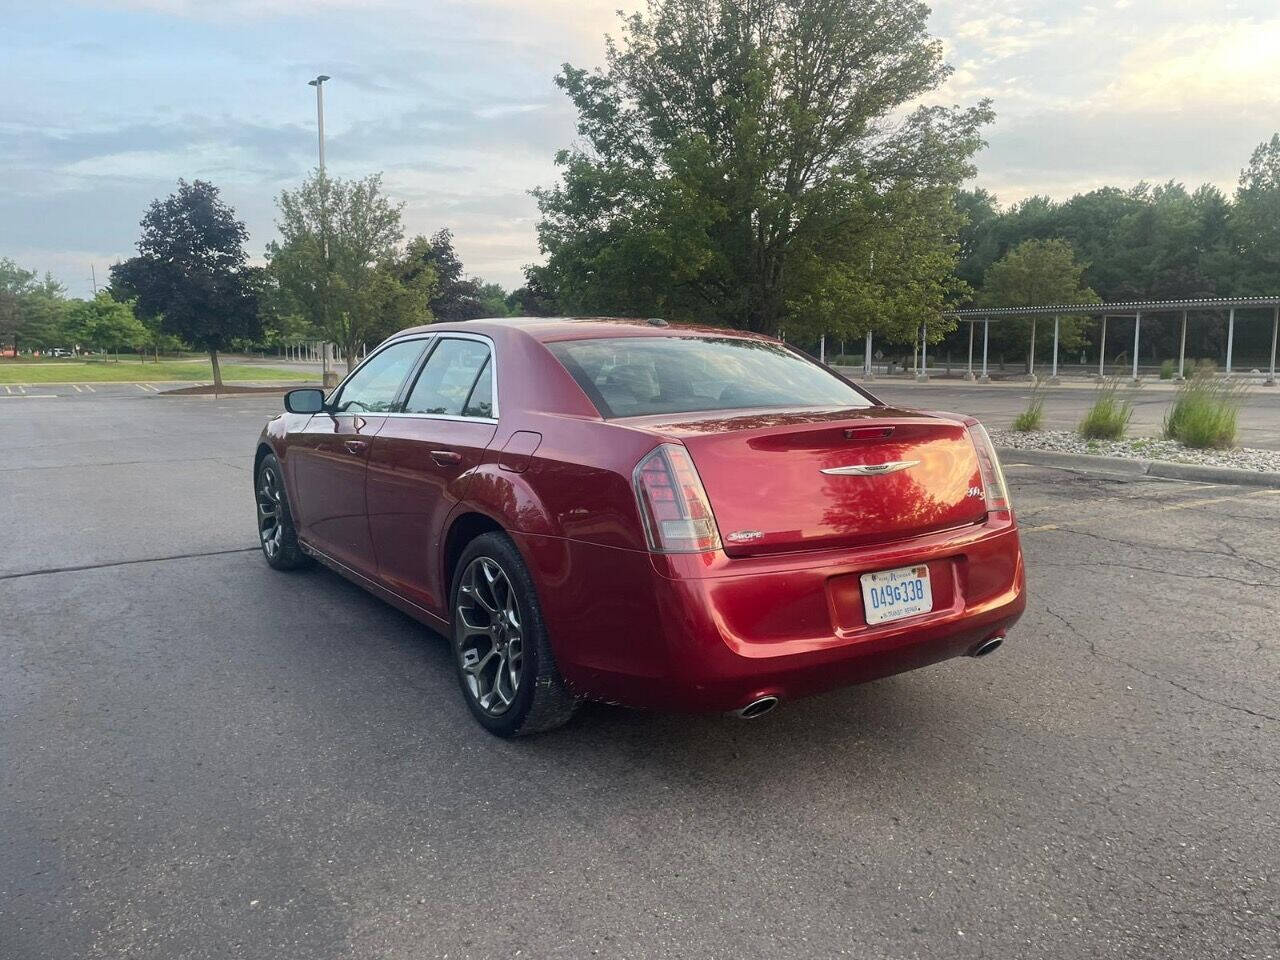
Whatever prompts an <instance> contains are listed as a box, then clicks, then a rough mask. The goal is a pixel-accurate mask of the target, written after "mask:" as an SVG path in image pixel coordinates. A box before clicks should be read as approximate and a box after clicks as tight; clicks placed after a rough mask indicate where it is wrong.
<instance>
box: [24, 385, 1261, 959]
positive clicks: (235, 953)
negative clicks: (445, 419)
mask: <svg viewBox="0 0 1280 960" xmlns="http://www.w3.org/2000/svg"><path fill="white" fill-rule="evenodd" d="M909 389H914V388H909ZM962 389H963V388H962ZM883 392H884V393H885V395H886V396H892V395H891V393H890V391H889V390H885V391H883ZM973 396H977V394H973ZM893 399H898V398H897V397H896V396H894V397H893ZM278 405H279V400H278V398H264V397H232V398H224V399H222V400H218V401H214V400H211V399H208V398H166V397H158V396H143V394H142V393H138V394H137V395H136V396H131V395H128V394H121V395H119V396H113V397H110V398H103V397H97V396H90V395H76V396H61V397H57V398H54V399H48V400H45V399H39V398H32V399H27V400H21V401H12V402H11V403H8V404H5V405H3V406H0V503H3V504H4V505H5V507H6V508H7V509H6V511H5V514H6V516H5V519H4V528H3V529H4V534H3V536H0V546H2V549H0V610H2V611H3V617H2V618H0V720H2V721H3V723H2V726H0V956H2V957H4V958H6V960H8V958H10V957H12V958H15V960H45V958H49V960H66V958H72V957H91V958H99V957H101V958H107V957H111V958H117V957H130V958H135V957H137V958H165V960H168V958H176V957H183V958H187V957H191V958H204V957H211V958H212V957H220V958H221V957H244V958H261V957H271V958H294V957H297V958H321V957H323V958H330V957H344V958H345V957H351V958H366V957H380V958H426V957H446V956H447V957H451V958H460V957H473V958H488V957H513V956H522V957H532V958H546V957H589V956H594V955H600V956H610V957H682V958H685V957H708V958H710V957H735V958H737V957H758V956H771V957H831V956H851V957H859V958H878V960H879V958H885V960H896V958H922V957H942V956H946V957H999V958H1009V957H1054V958H1057V957H1115V958H1135V957H1143V958H1146V957H1150V958H1161V960H1166V958H1174V957H1187V958H1197V960H1204V958H1268V957H1271V958H1274V957H1277V956H1280V922H1278V921H1277V904H1280V817H1277V808H1278V807H1280V696H1278V695H1277V692H1276V691H1277V684H1276V679H1277V675H1278V673H1280V639H1277V631H1276V622H1277V620H1278V619H1280V562H1278V561H1277V560H1276V556H1275V549H1274V544H1275V532H1276V530H1277V524H1278V523H1280V491H1270V490H1256V489H1245V488H1236V487H1227V486H1207V485H1199V484H1185V483H1177V482H1170V481H1160V480H1151V479H1146V478H1133V479H1123V478H1106V479H1104V478H1100V477H1091V476H1088V475H1080V474H1074V473H1069V472H1063V471H1053V470H1048V469H1044V468H1040V467H1030V466H1018V465H1011V466H1010V467H1009V475H1010V479H1011V483H1012V487H1013V493H1014V497H1015V504H1016V506H1017V508H1018V512H1019V516H1020V519H1021V521H1022V524H1023V526H1024V546H1025V549H1026V553H1027V562H1028V570H1029V579H1030V588H1029V589H1030V606H1029V609H1028V612H1027V615H1026V617H1025V618H1024V619H1023V621H1022V622H1021V624H1020V625H1019V626H1018V627H1017V628H1016V629H1015V631H1014V632H1013V634H1012V635H1011V638H1010V642H1009V643H1007V644H1006V645H1005V646H1004V648H1003V649H1002V650H1001V651H1000V652H999V653H997V654H995V655H994V656H992V657H989V658H987V659H984V660H980V661H971V660H957V661H952V662H949V663H946V664H941V665H938V666H935V667H932V668H929V669H927V670H923V671H918V672H915V673H911V674H906V675H902V676H899V677H895V678H891V679H889V680H885V681H881V682H878V683H875V684H871V685H867V686H863V687H859V688H853V689H848V690H844V691H840V692H837V693H833V694H829V695H826V696H822V697H818V698H814V699H811V700H805V701H796V702H792V703H788V704H784V705H783V707H782V708H781V709H779V710H777V711H775V712H774V713H772V714H770V715H769V716H768V717H766V718H763V719H761V720H758V721H753V722H740V721H730V720H726V719H722V718H719V717H692V718H690V717H684V716H673V715H660V714H646V713H638V712H632V711H627V710H622V709H616V708H607V707H603V706H590V707H588V708H586V709H584V710H583V711H581V713H580V714H579V716H578V717H577V718H576V719H575V721H574V722H573V723H572V724H571V725H570V726H569V727H568V728H566V729H564V730H562V731H559V732H557V733H554V734H551V735H547V736H543V737H540V738H536V739H531V740H527V741H522V742H515V743H508V742H503V741H499V740H496V739H493V738H490V737H488V736H487V735H485V734H484V733H482V732H481V731H480V730H479V728H478V727H476V726H475V724H474V723H473V721H472V720H471V719H470V717H469V715H468V714H467V711H466V707H465V705H464V704H463V702H462V699H461V697H460V696H459V695H458V693H457V690H456V687H455V683H454V680H453V677H452V675H451V672H450V664H449V659H448V655H447V651H446V648H445V644H444V641H443V640H442V639H441V638H439V637H437V636H434V635H432V634H430V633H428V632H426V631H424V630H423V629H422V628H420V627H419V626H417V625H416V624H415V623H413V622H412V621H410V620H408V619H407V618H405V617H403V616H401V615H400V614H399V613H397V612H396V611H394V610H392V609H391V608H389V607H387V606H385V605H384V604H382V603H380V602H379V601H377V600H375V599H373V598H372V597H370V596H368V595H367V594H365V593H363V592H361V591H360V590H359V589H357V588H355V587H352V586H350V585H348V584H346V583H345V582H344V581H342V580H341V579H339V578H338V577H336V576H334V575H332V574H330V573H328V572H325V571H319V570H318V571H312V572H307V573H301V574H278V573H274V572H272V571H270V570H269V569H268V568H267V567H266V565H265V564H264V563H263V561H262V559H261V557H260V556H259V555H258V554H257V553H256V548H255V538H254V530H253V519H252V517H253V502H252V495H251V484H250V457H251V454H252V449H253V441H254V438H255V436H256V433H257V430H258V428H259V426H260V424H261V422H262V421H263V420H264V419H265V418H266V417H267V416H269V415H271V414H272V413H274V411H275V410H276V409H277V408H278ZM930 405H931V406H935V407H937V406H944V405H945V406H951V407H953V408H954V406H955V404H954V403H951V402H946V403H943V402H940V401H939V402H931V403H930Z"/></svg>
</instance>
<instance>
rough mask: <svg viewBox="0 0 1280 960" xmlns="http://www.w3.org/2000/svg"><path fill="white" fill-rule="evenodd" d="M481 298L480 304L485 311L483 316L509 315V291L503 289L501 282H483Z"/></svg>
mask: <svg viewBox="0 0 1280 960" xmlns="http://www.w3.org/2000/svg"><path fill="white" fill-rule="evenodd" d="M479 300H480V306H481V308H482V309H483V311H484V312H483V313H482V314H481V316H484V317H505V316H507V313H508V311H507V291H505V290H503V289H502V285H501V284H498V283H481V284H480V295H479Z"/></svg>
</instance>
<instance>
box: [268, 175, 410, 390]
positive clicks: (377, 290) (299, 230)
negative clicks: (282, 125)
mask: <svg viewBox="0 0 1280 960" xmlns="http://www.w3.org/2000/svg"><path fill="white" fill-rule="evenodd" d="M276 205H277V207H278V210H279V218H278V219H277V220H276V227H277V228H278V229H279V231H280V240H279V241H273V242H271V243H270V244H268V246H267V260H268V262H269V264H270V271H271V274H272V277H273V279H274V281H275V283H276V284H277V285H278V287H279V294H280V299H281V302H280V304H279V307H278V309H279V310H280V313H281V315H284V316H288V315H290V314H296V315H298V316H301V317H304V318H305V319H306V321H307V322H308V323H309V324H310V325H311V327H312V328H313V329H315V330H316V331H318V332H319V333H320V334H321V335H322V336H324V337H325V338H326V339H327V340H330V341H332V342H333V343H336V344H337V345H338V348H339V349H340V350H341V351H342V355H343V357H344V358H345V359H346V362H347V369H348V370H350V369H351V368H352V367H353V366H354V365H355V360H356V353H357V351H358V350H359V348H360V345H361V344H363V343H368V342H370V341H377V340H380V339H382V338H383V337H384V336H385V335H387V334H388V333H392V332H394V331H395V330H397V329H400V328H401V327H405V326H411V325H413V324H415V323H426V322H428V321H429V320H430V318H431V313H430V309H429V307H428V296H429V294H430V290H431V283H432V278H431V276H430V275H429V274H422V275H420V276H419V277H418V278H417V279H416V281H414V282H406V281H405V280H404V279H403V278H402V277H401V276H400V275H399V267H400V257H399V250H398V245H399V243H400V241H401V239H402V237H403V235H404V234H403V230H402V228H401V225H400V211H401V208H402V206H403V205H402V204H398V203H393V202H392V201H391V200H389V199H388V198H387V197H386V196H384V195H383V193H382V178H381V176H379V175H377V174H374V175H372V176H368V177H365V178H364V179H362V180H341V179H338V178H335V177H329V176H327V175H326V174H324V173H323V172H320V171H317V172H316V173H314V174H313V175H312V176H311V177H309V178H308V179H307V180H306V181H305V182H304V183H303V184H302V186H301V187H299V188H298V189H297V190H293V191H289V190H284V191H281V193H280V196H279V197H278V198H277V200H276Z"/></svg>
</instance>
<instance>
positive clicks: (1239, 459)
mask: <svg viewBox="0 0 1280 960" xmlns="http://www.w3.org/2000/svg"><path fill="white" fill-rule="evenodd" d="M991 439H992V441H993V442H994V443H995V445H996V446H997V447H1008V448H1010V449H1013V450H1052V451H1053V452H1055V453H1092V454H1095V455H1097V456H1101V457H1124V458H1126V459H1128V460H1167V461H1170V462H1172V463H1197V464H1201V465H1202V466H1207V467H1233V468H1235V469H1237V470H1257V471H1259V472H1266V473H1275V472H1280V450H1259V449H1258V448H1256V447H1236V448H1235V449H1234V450H1193V449H1191V448H1190V447H1184V446H1183V445H1182V444H1180V443H1178V442H1177V441H1175V440H1157V439H1155V438H1154V437H1129V438H1126V439H1124V440H1085V439H1084V438H1083V437H1081V436H1079V435H1078V434H1075V433H1071V432H1069V431H1067V430H1037V431H1035V432H1033V433H1019V432H1017V431H1016V430H992V431H991Z"/></svg>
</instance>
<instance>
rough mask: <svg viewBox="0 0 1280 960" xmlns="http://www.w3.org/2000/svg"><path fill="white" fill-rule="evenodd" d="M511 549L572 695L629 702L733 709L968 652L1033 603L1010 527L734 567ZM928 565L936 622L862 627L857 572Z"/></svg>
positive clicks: (707, 561)
mask: <svg viewBox="0 0 1280 960" xmlns="http://www.w3.org/2000/svg"><path fill="white" fill-rule="evenodd" d="M517 540H518V542H520V544H521V547H522V549H523V550H524V552H525V554H526V556H527V557H528V558H529V559H530V560H531V562H532V565H533V566H534V567H535V579H536V580H537V582H538V583H539V585H540V599H541V601H542V606H543V613H544V617H545V618H546V621H547V625H548V628H549V630H550V632H551V637H552V643H553V649H554V651H555V654H556V656H557V659H558V661H559V666H560V668H561V671H562V672H563V673H564V675H565V677H566V679H567V680H568V682H569V683H570V685H571V686H573V687H574V688H575V689H576V690H578V691H579V692H581V693H582V694H583V695H584V696H587V697H590V698H592V699H598V700H605V701H610V702H619V703H624V704H628V705H632V706H642V707H652V708H657V709H673V710H688V711H721V710H732V709H736V708H739V707H742V706H744V705H745V704H747V703H749V702H751V701H752V700H755V699H757V698H759V697H762V696H776V697H778V698H779V699H789V698H792V697H797V696H804V695H808V694H813V693H819V692H822V691H824V690H829V689H833V688H836V687H841V686H847V685H849V684H855V683H863V682H866V681H868V680H874V679H877V678H879V677H884V676H888V675H890V674H894V673H901V672H903V671H905V670H912V669H915V668H917V667H923V666H926V665H928V664H931V663H936V662H938V661H940V660H946V659H948V658H950V657H956V656H962V655H965V654H967V653H971V652H972V651H973V650H974V648H976V647H977V646H979V645H980V644H982V643H983V642H984V641H985V640H987V639H989V638H991V637H993V636H1001V635H1003V634H1004V632H1005V631H1006V630H1008V629H1009V628H1010V627H1011V626H1012V625H1013V624H1014V623H1015V622H1016V621H1017V619H1018V618H1019V617H1020V616H1021V615H1022V612H1023V609H1024V608H1025V605H1026V598H1025V574H1024V570H1023V563H1022V552H1021V548H1020V545H1019V540H1018V532H1017V528H1016V526H1015V525H1014V523H1013V522H1012V521H1011V520H1008V519H1004V520H1000V519H993V520H989V521H988V522H986V523H983V524H977V525H974V526H971V527H966V528H964V529H962V530H956V531H947V532H943V533H939V534H933V535H930V536H928V537H921V538H917V539H915V540H912V541H909V542H905V543H895V544H889V545H881V546H875V547H862V548H857V549H850V550H840V551H823V552H812V553H806V554H792V555H787V556H782V557H759V558H749V559H737V560H729V559H728V558H726V557H724V555H723V554H706V555H684V556H673V557H658V556H655V557H651V556H650V555H649V554H646V553H640V552H637V551H629V550H618V549H614V548H607V547H599V546H596V545H591V544H585V543H581V542H577V541H566V540H559V539H554V538H546V537H518V538H517ZM921 563H924V564H927V565H928V566H929V570H930V580H931V582H932V584H933V592H934V609H933V610H932V612H930V613H926V614H921V615H919V616H915V617H910V618H907V619H905V620H901V621H897V622H894V623H888V624H882V625H879V626H868V625H867V624H866V622H865V619H864V618H863V614H862V598H861V589H860V580H859V578H860V576H861V574H863V573H867V572H870V571H874V570H886V569H892V568H895V567H901V566H906V565H915V564H921Z"/></svg>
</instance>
